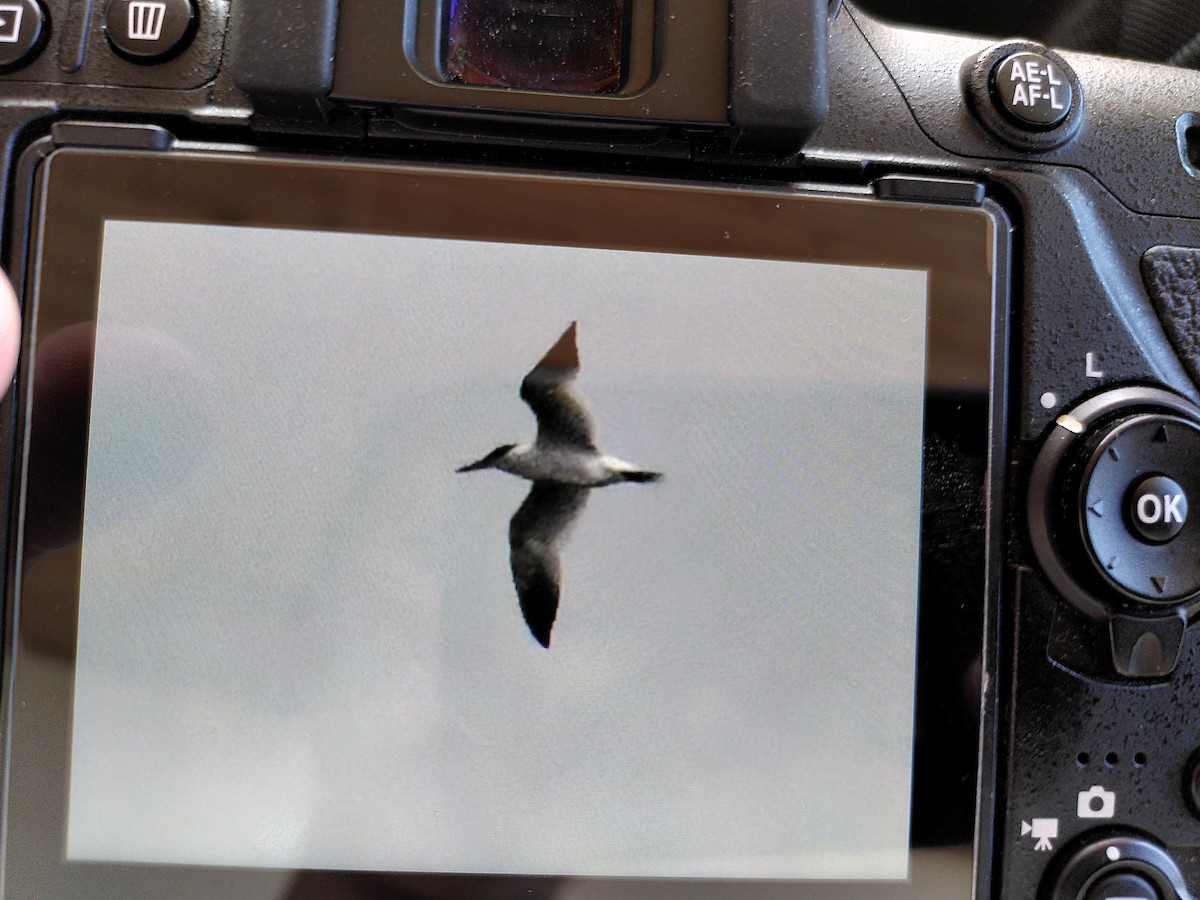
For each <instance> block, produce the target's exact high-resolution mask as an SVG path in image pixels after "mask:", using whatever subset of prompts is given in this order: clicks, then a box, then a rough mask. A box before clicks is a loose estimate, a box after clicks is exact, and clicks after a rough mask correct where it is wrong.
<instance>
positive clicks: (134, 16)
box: [127, 2, 167, 41]
mask: <svg viewBox="0 0 1200 900" xmlns="http://www.w3.org/2000/svg"><path fill="white" fill-rule="evenodd" d="M166 18H167V4H165V3H148V2H135V3H130V4H129V31H128V35H127V36H128V38H129V40H131V41H157V40H158V39H159V38H161V37H162V30H163V21H164V20H165V19H166Z"/></svg>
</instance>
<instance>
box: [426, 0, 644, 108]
mask: <svg viewBox="0 0 1200 900" xmlns="http://www.w3.org/2000/svg"><path fill="white" fill-rule="evenodd" d="M446 8H447V22H446V56H445V69H446V74H447V76H448V77H449V78H450V79H451V80H452V81H458V82H462V83H464V84H473V85H488V86H491V87H506V88H518V89H523V90H530V91H558V92H562V93H571V94H605V93H612V92H614V91H616V90H618V89H619V88H620V87H621V76H622V71H623V68H624V53H623V50H624V47H625V44H626V38H625V30H626V22H627V20H628V17H627V16H626V0H447V5H446Z"/></svg>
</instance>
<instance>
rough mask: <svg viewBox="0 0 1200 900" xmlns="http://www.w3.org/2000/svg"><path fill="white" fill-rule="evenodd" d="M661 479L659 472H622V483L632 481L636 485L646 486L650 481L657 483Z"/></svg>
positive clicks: (637, 470)
mask: <svg viewBox="0 0 1200 900" xmlns="http://www.w3.org/2000/svg"><path fill="white" fill-rule="evenodd" d="M661 478H662V473H661V472H643V471H642V470H641V469H634V470H633V471H631V472H622V473H621V480H622V481H633V482H636V483H637V484H646V483H647V482H651V481H659V480H660V479H661Z"/></svg>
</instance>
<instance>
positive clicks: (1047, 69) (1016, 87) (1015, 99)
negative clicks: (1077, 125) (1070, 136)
mask: <svg viewBox="0 0 1200 900" xmlns="http://www.w3.org/2000/svg"><path fill="white" fill-rule="evenodd" d="M992 93H993V96H994V97H995V99H996V103H997V105H998V106H999V107H1000V108H1001V110H1003V111H1004V112H1005V113H1006V114H1007V115H1008V116H1009V117H1010V118H1011V119H1013V120H1014V121H1016V122H1017V123H1018V124H1020V125H1023V126H1024V127H1026V128H1037V129H1040V128H1047V129H1049V128H1054V127H1055V126H1056V125H1059V124H1061V123H1062V122H1063V121H1064V120H1065V119H1066V118H1067V116H1069V115H1070V114H1071V106H1072V104H1073V103H1074V100H1075V92H1074V90H1073V89H1072V87H1071V79H1070V78H1069V77H1068V76H1067V73H1066V72H1065V71H1064V70H1063V69H1062V67H1060V66H1059V65H1058V63H1056V62H1055V61H1054V60H1052V59H1051V58H1050V57H1048V56H1046V55H1045V54H1042V53H1033V52H1026V53H1014V54H1012V55H1011V56H1006V57H1004V59H1002V60H1000V62H998V63H997V64H996V68H995V69H993V70H992Z"/></svg>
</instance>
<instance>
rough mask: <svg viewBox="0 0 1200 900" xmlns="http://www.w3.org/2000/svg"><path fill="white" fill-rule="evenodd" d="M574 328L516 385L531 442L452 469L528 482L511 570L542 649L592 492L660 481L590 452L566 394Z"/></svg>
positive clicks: (511, 541) (575, 402) (573, 360)
mask: <svg viewBox="0 0 1200 900" xmlns="http://www.w3.org/2000/svg"><path fill="white" fill-rule="evenodd" d="M575 325H576V323H574V322H572V323H571V324H570V326H569V327H568V328H567V330H566V331H564V332H563V334H562V337H560V338H559V339H558V341H556V342H555V344H554V346H553V347H551V348H550V350H549V351H548V352H547V353H546V355H545V356H543V357H542V358H541V360H540V361H539V362H538V364H537V365H536V366H534V367H533V369H532V370H531V371H530V372H529V374H528V375H526V376H525V379H524V380H523V381H522V382H521V399H522V400H524V401H525V402H526V403H528V404H529V408H530V409H532V410H533V414H534V416H536V417H537V424H538V429H537V438H536V439H535V440H534V442H533V443H531V444H505V445H503V446H501V447H497V448H496V449H495V450H493V451H492V452H491V453H489V454H488V455H487V456H485V457H484V458H483V459H481V460H479V461H478V462H473V463H471V464H470V465H467V466H463V467H462V468H460V469H458V470H457V471H459V472H475V471H478V470H480V469H499V470H500V471H502V472H508V473H509V474H511V475H516V476H518V477H520V478H526V479H528V480H529V481H532V482H533V487H532V488H530V491H529V496H528V497H526V498H525V502H524V503H522V504H521V507H520V509H518V510H517V512H516V515H514V516H513V517H512V520H511V521H510V522H509V523H508V545H509V564H510V566H511V567H512V578H513V586H514V587H515V588H516V590H517V599H518V600H519V601H520V604H521V613H522V615H524V617H525V624H527V625H528V626H529V630H530V631H531V632H532V633H533V636H534V638H535V639H536V640H537V642H538V643H539V644H541V645H542V646H543V647H547V648H548V647H549V646H550V631H551V629H552V628H553V627H554V620H555V617H556V616H557V615H558V598H559V591H560V586H561V578H560V575H561V571H560V567H559V559H558V555H559V546H560V545H561V544H562V542H563V541H564V540H565V539H566V535H567V532H568V530H569V529H570V526H571V523H572V522H574V521H575V518H576V517H577V516H578V515H579V512H580V511H581V510H582V509H583V507H584V504H585V503H587V498H588V493H589V492H590V491H591V490H592V488H598V487H605V486H607V485H610V484H619V483H621V482H623V481H632V482H650V481H658V480H659V479H660V478H661V477H662V476H661V475H660V474H659V473H658V472H647V471H645V470H644V469H641V468H639V467H637V466H635V465H632V464H631V463H627V462H624V461H623V460H619V459H616V458H615V457H612V456H605V455H604V454H603V453H601V452H600V451H599V450H597V449H596V444H595V439H594V437H593V432H592V423H591V417H590V416H589V415H588V411H587V409H586V408H585V407H584V405H583V403H582V402H580V400H579V398H578V397H576V396H575V395H574V394H573V393H572V392H571V382H572V381H573V380H574V379H575V376H576V375H578V374H579V350H578V348H577V346H576V343H575V330H576V328H575Z"/></svg>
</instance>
